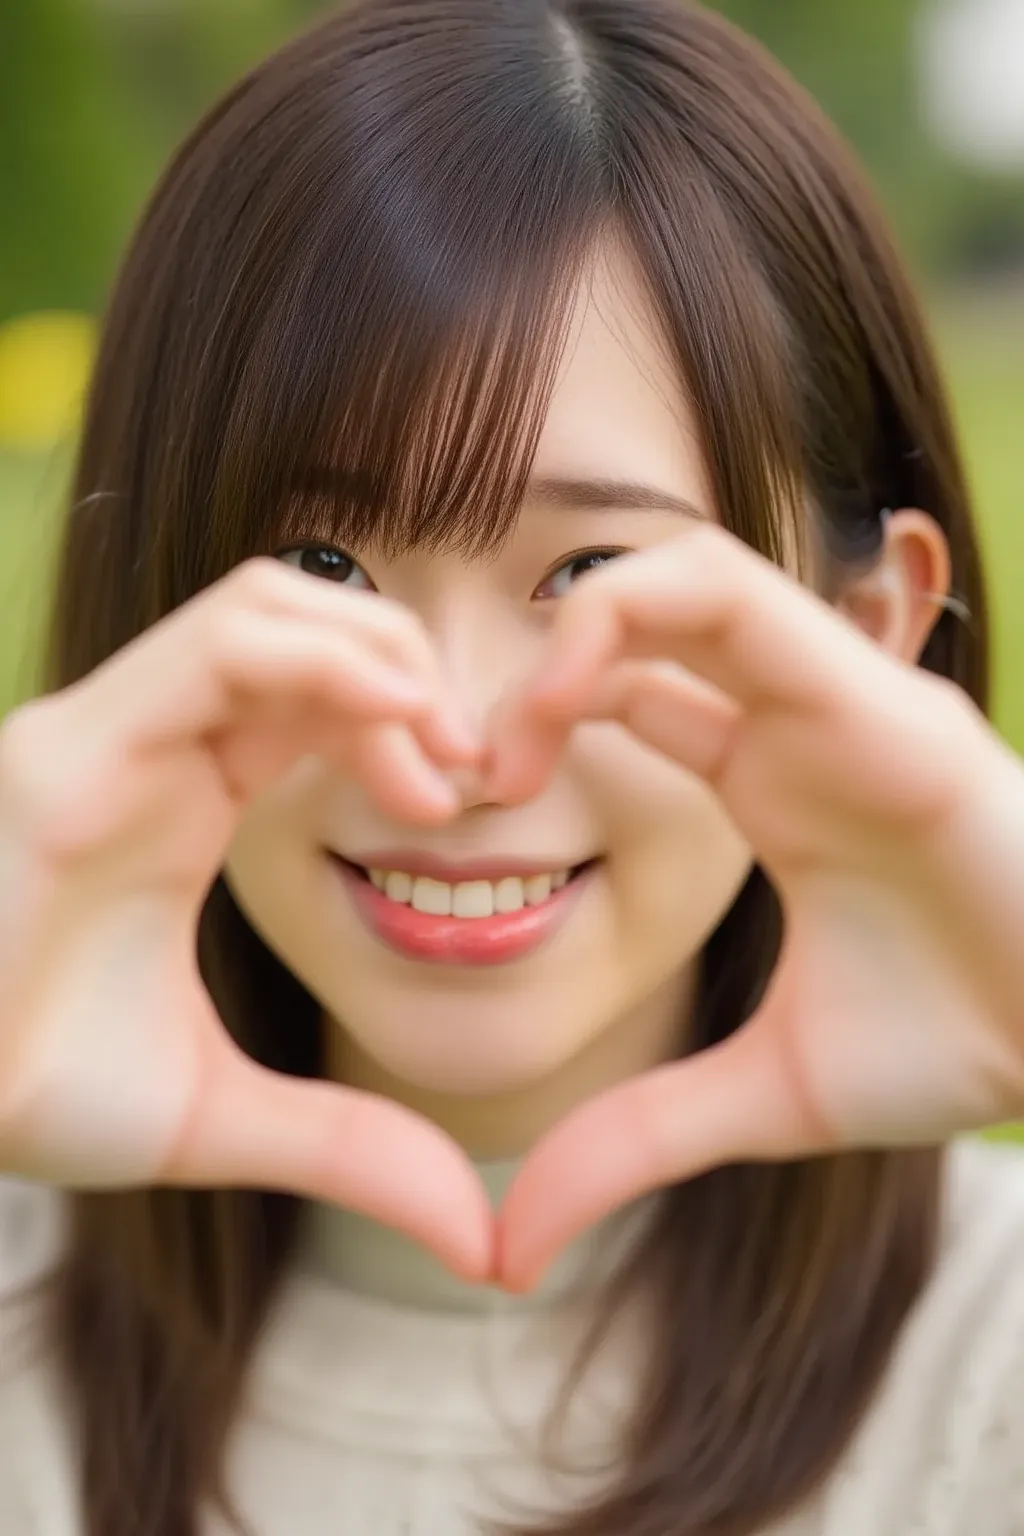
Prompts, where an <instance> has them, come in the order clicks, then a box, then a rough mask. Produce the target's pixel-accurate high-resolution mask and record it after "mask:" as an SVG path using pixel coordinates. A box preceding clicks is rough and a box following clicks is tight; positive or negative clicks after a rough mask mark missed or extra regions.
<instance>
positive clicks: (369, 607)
mask: <svg viewBox="0 0 1024 1536" xmlns="http://www.w3.org/2000/svg"><path fill="white" fill-rule="evenodd" d="M250 564H258V562H250ZM280 569H281V570H282V571H283V572H284V573H285V577H284V581H283V582H281V583H279V582H278V581H277V579H276V572H275V573H274V574H273V575H272V573H270V572H268V573H267V576H268V577H269V578H270V579H267V580H264V581H257V582H255V583H254V586H255V589H256V593H257V596H256V602H257V603H258V605H259V606H260V608H261V609H262V611H265V612H267V613H275V614H278V615H279V616H282V617H291V618H295V619H306V618H309V619H312V618H316V619H317V620H319V621H322V622H323V623H325V624H330V625H332V626H337V624H338V623H339V621H341V622H343V623H344V625H345V629H346V632H347V633H348V634H349V635H350V636H351V637H352V638H354V639H356V640H358V641H362V642H364V643H365V644H366V646H367V649H368V650H369V651H370V653H371V656H376V657H378V659H380V660H383V661H384V662H386V663H388V664H390V665H389V668H388V670H391V668H394V669H396V670H397V671H398V672H399V673H401V674H408V675H409V676H410V677H412V678H414V679H417V680H419V681H420V682H422V683H423V685H424V686H425V688H426V689H427V691H429V692H430V693H431V694H432V695H433V696H434V697H435V698H436V700H437V705H436V709H435V710H434V712H432V713H431V714H430V715H428V716H427V717H426V718H425V719H424V722H423V729H422V739H423V741H424V745H425V746H426V748H427V750H428V752H429V753H430V755H431V756H432V757H434V759H435V760H436V761H437V762H443V763H447V764H449V765H450V766H452V767H455V766H458V765H462V764H466V763H468V762H471V761H472V760H473V759H474V758H475V757H476V756H477V754H478V753H479V750H480V748H479V743H478V742H477V740H476V737H475V735H474V733H473V731H472V730H471V728H470V725H469V723H468V721H467V720H466V719H465V718H464V716H463V714H462V711H461V710H460V709H459V708H458V705H457V704H456V703H455V702H454V701H453V700H450V699H449V698H448V696H447V694H446V692H445V689H444V686H443V678H442V674H441V665H440V661H439V658H438V656H437V652H436V650H435V648H434V646H433V645H432V644H431V641H430V637H429V635H428V634H427V632H426V630H425V629H424V627H423V625H422V623H421V622H420V620H419V619H418V618H417V616H416V615H415V614H414V613H412V612H411V611H410V610H409V609H407V608H404V607H403V606H402V605H401V604H400V603H396V602H393V601H392V600H391V599H389V598H386V597H382V596H381V595H380V594H379V593H375V592H366V591H362V590H360V589H358V588H355V589H353V588H348V587H345V588H341V589H339V588H337V587H332V586H331V584H330V583H329V582H325V581H322V580H318V579H317V578H316V577H311V576H308V575H305V574H303V573H302V572H301V571H296V570H295V569H294V568H293V567H290V566H281V567H280Z"/></svg>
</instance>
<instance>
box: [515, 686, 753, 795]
mask: <svg viewBox="0 0 1024 1536" xmlns="http://www.w3.org/2000/svg"><path fill="white" fill-rule="evenodd" d="M578 718H579V719H580V720H614V721H616V722H617V723H619V724H621V725H624V726H625V727H626V728H627V729H628V730H629V731H630V732H631V733H632V734H633V735H634V736H636V737H637V738H638V739H639V740H641V741H643V742H645V743H646V744H647V745H648V746H651V747H653V748H654V749H655V750H656V751H658V752H661V753H663V754H664V755H665V756H666V757H669V758H671V759H672V760H673V761H674V762H677V763H680V764H681V765H682V766H683V767H684V768H688V769H690V770H691V771H692V772H693V773H696V774H699V775H700V776H701V778H703V779H705V780H706V781H707V782H708V783H710V784H712V785H714V784H716V783H717V782H718V781H719V779H720V778H721V776H722V774H723V772H724V769H725V766H726V763H727V762H728V760H729V757H730V754H731V751H732V748H733V744H734V742H735V739H736V732H737V728H738V726H739V725H740V723H741V721H742V719H743V711H742V710H741V709H740V707H739V706H738V705H737V704H736V702H735V700H733V699H730V698H728V697H727V696H726V695H725V694H723V693H722V692H721V691H720V690H719V689H717V688H713V687H712V686H711V685H710V684H708V683H705V682H704V681H703V680H702V679H700V678H697V677H694V676H693V675H692V674H691V673H688V672H686V671H685V670H684V669H683V668H681V667H678V666H676V665H674V664H672V663H665V662H659V661H643V662H619V663H618V664H617V665H613V666H612V667H611V668H610V669H609V671H608V672H607V673H605V674H601V675H599V677H598V679H597V680H596V682H595V684H594V686H593V688H592V690H591V692H590V694H589V695H584V696H583V697H582V698H581V699H580V700H579V704H578ZM575 723H576V722H575V721H570V720H567V719H565V718H564V717H562V718H559V719H557V720H551V719H550V718H547V717H545V715H544V714H540V715H538V712H537V711H536V710H535V709H532V708H531V707H530V703H529V700H526V701H518V703H512V704H510V705H508V706H506V708H505V711H504V713H503V715H502V717H501V718H500V719H499V720H498V722H497V724H496V728H495V729H496V738H495V754H494V758H495V760H494V768H493V771H492V781H491V782H492V785H493V791H494V793H495V794H496V795H497V796H498V797H499V798H501V799H503V800H509V801H515V800H528V799H530V798H532V797H533V796H534V795H536V794H537V793H539V791H540V789H541V787H542V786H543V785H544V783H545V782H546V781H547V778H548V777H549V775H550V774H551V772H552V770H553V768H554V765H555V763H556V762H557V760H558V758H559V756H560V755H561V754H562V752H563V751H564V750H565V739H566V737H567V735H568V734H569V731H570V730H571V728H572V726H573V724H575Z"/></svg>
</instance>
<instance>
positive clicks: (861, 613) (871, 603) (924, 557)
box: [837, 507, 952, 664]
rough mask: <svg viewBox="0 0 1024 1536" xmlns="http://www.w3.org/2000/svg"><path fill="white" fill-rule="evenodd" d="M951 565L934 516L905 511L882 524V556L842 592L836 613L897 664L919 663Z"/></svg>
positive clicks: (945, 591)
mask: <svg viewBox="0 0 1024 1536" xmlns="http://www.w3.org/2000/svg"><path fill="white" fill-rule="evenodd" d="M951 579H952V564H951V561H950V555H949V545H948V543H947V542H946V535H945V534H944V533H943V531H942V529H941V528H940V527H939V525H938V523H937V522H936V521H935V519H934V518H933V517H929V515H928V513H927V512H921V511H919V510H918V509H917V508H910V507H905V508H903V509H902V510H901V511H899V512H893V513H890V514H889V516H888V517H887V518H886V520H885V544H884V547H883V550H882V554H881V557H880V558H879V560H878V561H877V563H876V564H875V565H874V566H873V567H872V568H871V570H870V571H869V572H868V573H867V575H866V576H861V577H858V578H857V579H856V580H855V581H853V582H851V583H850V584H849V585H848V586H847V587H846V588H845V589H844V591H843V594H842V596H841V598H840V600H839V602H838V604H837V607H838V608H839V611H840V612H841V613H845V614H846V616H847V617H848V618H849V619H852V621H853V622H854V623H855V624H856V625H857V626H858V627H859V628H860V629H862V630H864V632H865V634H867V635H869V636H870V637H871V639H872V640H874V641H876V642H877V644H879V645H881V646H883V647H884V649H885V650H887V651H890V652H891V653H892V654H893V655H894V656H898V657H899V658H900V659H901V660H903V661H906V662H910V663H911V664H913V663H915V662H917V660H918V659H919V657H920V655H921V652H922V651H923V649H924V647H925V645H926V643H927V640H928V637H929V635H930V634H931V632H932V630H933V629H934V628H935V624H936V622H937V621H938V618H939V616H940V614H941V612H942V608H943V600H944V599H945V598H947V597H948V596H949V585H950V581H951Z"/></svg>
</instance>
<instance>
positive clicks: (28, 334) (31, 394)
mask: <svg viewBox="0 0 1024 1536" xmlns="http://www.w3.org/2000/svg"><path fill="white" fill-rule="evenodd" d="M95 350H96V322H95V321H94V320H93V319H92V317H91V316H90V315H82V314H75V313H72V312H68V311H63V310H45V311H39V312H37V313H35V314H29V315H19V316H17V318H16V319H14V320H8V321H7V322H6V324H4V325H0V449H5V448H7V449H16V450H22V451H24V452H29V453H31V452H33V451H37V450H39V449H43V448H48V447H50V446H51V445H52V444H53V443H55V442H57V441H58V440H59V439H60V438H63V437H65V436H67V435H68V434H69V433H71V432H74V431H75V429H76V428H77V426H78V421H79V415H80V411H81V406H82V401H83V398H84V395H85V390H86V387H87V385H88V382H89V374H90V372H91V369H92V363H93V357H94V354H95Z"/></svg>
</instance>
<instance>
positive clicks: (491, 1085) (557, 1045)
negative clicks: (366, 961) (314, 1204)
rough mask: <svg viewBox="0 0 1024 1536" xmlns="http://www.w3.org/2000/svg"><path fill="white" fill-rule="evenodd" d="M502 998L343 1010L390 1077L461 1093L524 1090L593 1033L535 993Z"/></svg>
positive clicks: (559, 1066) (352, 1032) (367, 1052)
mask: <svg viewBox="0 0 1024 1536" xmlns="http://www.w3.org/2000/svg"><path fill="white" fill-rule="evenodd" d="M495 1001H497V1000H488V1001H483V1000H477V1001H475V1002H473V1001H470V1000H469V999H455V998H452V997H451V996H449V997H448V998H441V997H438V998H428V997H421V998H420V1000H419V1002H418V1003H417V1005H416V1007H415V1010H414V1011H412V1010H410V1011H406V1010H405V1009H403V1010H401V1012H400V1013H399V1014H397V1015H396V1014H394V1013H392V1012H391V1010H390V1009H388V1008H387V1007H379V1008H377V1009H375V1010H372V1011H368V1012H367V1013H366V1014H363V1013H362V1010H358V1011H357V1012H355V1013H353V1011H352V1010H351V1009H349V1010H345V1009H341V1010H339V1012H338V1015H336V1016H340V1017H342V1018H344V1019H345V1021H346V1023H345V1026H344V1033H345V1034H346V1035H347V1036H348V1039H349V1041H350V1043H351V1045H352V1046H354V1047H355V1050H356V1051H357V1052H358V1054H359V1055H361V1056H362V1057H363V1058H365V1059H366V1060H367V1061H369V1062H372V1063H373V1064H374V1065H375V1067H376V1068H377V1069H378V1070H379V1071H381V1072H382V1073H384V1074H386V1075H387V1077H389V1078H392V1079H396V1080H398V1081H400V1082H403V1083H407V1084H408V1085H409V1086H410V1087H414V1088H417V1089H419V1090H421V1091H423V1092H425V1093H437V1094H445V1095H448V1096H453V1097H459V1098H484V1097H487V1098H489V1097H493V1096H496V1095H502V1094H513V1093H521V1092H523V1091H524V1090H526V1089H529V1088H530V1087H532V1086H534V1085H536V1084H538V1083H541V1082H543V1081H544V1080H545V1079H547V1078H550V1077H551V1076H552V1075H554V1074H556V1073H559V1072H561V1071H564V1070H565V1069H566V1068H567V1067H568V1066H569V1065H570V1063H572V1062H573V1061H574V1060H575V1059H576V1058H577V1057H578V1056H579V1055H580V1054H581V1053H582V1052H584V1051H585V1050H586V1049H587V1046H588V1045H589V1044H590V1042H591V1040H592V1039H593V1034H592V1033H591V1032H590V1031H588V1030H587V1029H586V1028H585V1027H583V1028H580V1027H579V1024H580V1023H582V1021H579V1023H578V1025H577V1028H576V1029H574V1030H568V1029H567V1028H566V1021H565V1016H564V1015H563V1016H562V1017H561V1019H556V1018H555V1017H553V1016H552V1015H551V1012H550V1011H549V1010H546V1009H544V1008H543V1007H541V1006H538V1004H537V1003H536V1002H535V1001H534V1002H531V999H530V998H529V996H528V995H520V996H518V997H512V998H505V999H502V1000H500V1002H498V1006H494V1002H495ZM488 1003H490V1004H491V1005H490V1006H489V1005H488ZM371 1020H372V1026H370V1021H371ZM364 1023H365V1024H366V1025H367V1026H370V1027H361V1026H362V1025H363V1024H364ZM410 1023H413V1024H414V1026H415V1027H414V1028H413V1029H410ZM343 1054H344V1051H343Z"/></svg>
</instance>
